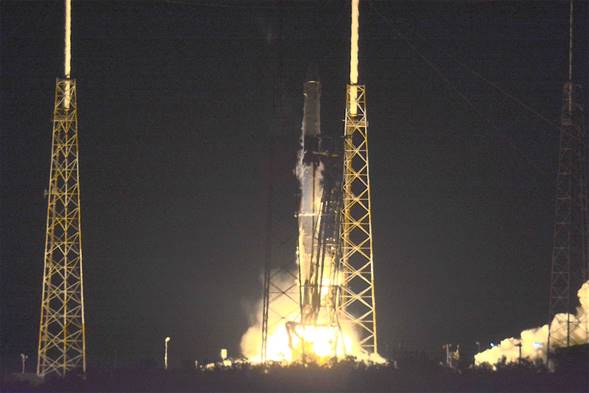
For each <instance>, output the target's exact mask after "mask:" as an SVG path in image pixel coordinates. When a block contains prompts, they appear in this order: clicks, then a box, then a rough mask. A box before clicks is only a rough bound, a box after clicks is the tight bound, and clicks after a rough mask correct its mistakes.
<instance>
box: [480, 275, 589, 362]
mask: <svg viewBox="0 0 589 393" xmlns="http://www.w3.org/2000/svg"><path fill="white" fill-rule="evenodd" d="M577 296H578V297H579V301H580V303H581V306H580V307H578V308H577V314H576V315H571V316H570V321H571V323H572V324H571V325H572V326H574V329H573V330H572V331H571V345H580V344H587V343H589V337H588V336H587V326H588V323H589V319H588V318H589V281H587V282H585V283H584V284H583V285H582V286H581V288H580V289H579V291H578V292H577ZM566 320H567V318H566V314H558V315H557V316H555V318H554V319H553V320H552V335H551V337H550V340H551V347H553V348H562V347H566V335H565V332H566V328H565V327H563V328H562V329H559V328H557V327H556V325H555V324H557V323H560V324H564V323H566V322H565V321H566ZM559 333H560V334H559ZM547 340H548V325H543V326H541V327H538V328H533V329H528V330H524V331H523V332H521V334H520V337H519V338H513V337H511V338H506V339H504V340H502V341H501V342H500V343H499V345H497V346H494V347H493V348H490V349H487V350H485V351H482V352H480V353H478V354H476V355H475V357H474V359H475V365H477V366H480V365H482V364H485V363H487V364H489V365H492V366H494V365H496V364H500V363H503V362H505V363H506V364H509V363H517V362H519V359H520V347H519V346H520V345H521V358H522V359H524V360H527V361H531V362H538V361H542V362H545V361H546V343H547Z"/></svg>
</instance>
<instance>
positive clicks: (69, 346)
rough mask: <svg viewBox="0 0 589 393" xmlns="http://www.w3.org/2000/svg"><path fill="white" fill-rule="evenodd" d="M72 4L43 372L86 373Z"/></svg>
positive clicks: (56, 145)
mask: <svg viewBox="0 0 589 393" xmlns="http://www.w3.org/2000/svg"><path fill="white" fill-rule="evenodd" d="M71 12H72V3H71V0H65V29H64V30H65V34H64V75H65V78H64V79H58V80H57V81H56V84H55V106H54V110H53V135H52V142H51V167H50V175H49V191H48V195H47V226H46V232H45V253H44V268H43V289H42V294H41V320H40V325H39V342H38V353H37V355H38V356H37V374H38V375H40V376H45V375H48V374H57V375H60V376H64V375H66V374H67V373H69V372H71V371H74V370H81V371H82V372H85V371H86V332H85V324H84V285H83V281H84V280H83V271H82V227H81V214H80V168H79V161H78V100H77V89H76V80H75V79H71V57H72V56H71Z"/></svg>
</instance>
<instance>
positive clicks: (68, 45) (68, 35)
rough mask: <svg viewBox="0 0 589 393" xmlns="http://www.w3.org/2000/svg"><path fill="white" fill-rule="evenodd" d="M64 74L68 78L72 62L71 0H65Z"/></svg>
mask: <svg viewBox="0 0 589 393" xmlns="http://www.w3.org/2000/svg"><path fill="white" fill-rule="evenodd" d="M64 46H65V48H64V51H65V56H64V65H63V69H64V74H65V77H66V78H68V79H69V77H70V73H71V63H72V0H65V45H64Z"/></svg>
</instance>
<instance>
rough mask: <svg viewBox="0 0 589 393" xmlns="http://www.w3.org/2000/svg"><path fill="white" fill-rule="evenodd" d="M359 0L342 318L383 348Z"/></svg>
mask: <svg viewBox="0 0 589 393" xmlns="http://www.w3.org/2000/svg"><path fill="white" fill-rule="evenodd" d="M359 14H360V10H359V0H352V29H351V44H350V82H349V84H348V86H347V89H346V117H345V126H344V159H343V179H342V194H343V196H342V199H343V204H342V218H341V238H340V240H341V247H342V254H341V255H342V256H341V265H340V268H341V270H342V282H341V288H342V294H341V302H340V304H339V306H338V311H339V313H340V318H341V321H340V322H341V323H350V324H351V325H352V326H353V327H354V328H355V330H356V333H357V334H359V343H360V346H361V348H362V350H363V351H364V352H365V353H368V354H378V346H377V342H378V341H377V332H376V303H375V297H374V263H373V262H374V255H373V250H372V208H371V190H370V174H369V159H368V119H367V116H366V86H364V85H361V84H358V34H359V19H360V15H359Z"/></svg>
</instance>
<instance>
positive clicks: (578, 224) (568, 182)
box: [547, 81, 589, 357]
mask: <svg viewBox="0 0 589 393" xmlns="http://www.w3.org/2000/svg"><path fill="white" fill-rule="evenodd" d="M581 95H582V94H581V89H580V87H579V86H576V85H574V84H573V83H572V82H570V81H569V82H566V83H565V84H564V88H563V109H562V115H561V122H560V124H561V125H560V148H559V162H558V174H557V180H556V203H555V223H554V237H553V249H552V265H551V276H550V300H549V315H548V318H549V319H548V323H549V331H548V342H547V355H548V357H550V354H551V352H553V350H554V349H555V346H556V345H555V343H556V342H557V341H558V342H561V343H564V346H567V347H568V346H570V345H578V344H582V342H579V340H582V338H579V337H576V336H575V335H574V332H575V330H577V331H579V330H578V328H581V329H580V330H581V331H584V332H585V334H584V336H585V337H587V329H588V327H587V324H586V321H585V322H584V323H583V322H581V321H579V320H577V318H576V317H575V314H576V307H577V306H578V304H577V302H576V299H577V297H576V291H577V290H578V289H579V288H580V287H581V284H582V283H583V282H584V281H586V280H587V279H588V270H589V265H588V259H587V189H586V187H587V185H586V177H585V165H586V162H585V131H584V126H583V106H582V105H581V104H580V103H581V102H582V101H581ZM581 323H583V324H584V325H583V326H580V324H581Z"/></svg>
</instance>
